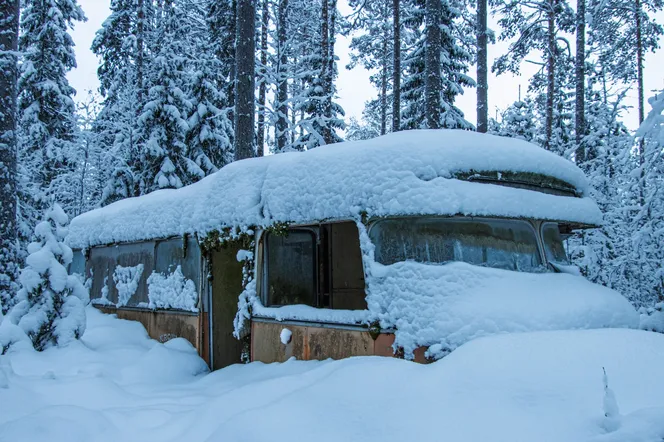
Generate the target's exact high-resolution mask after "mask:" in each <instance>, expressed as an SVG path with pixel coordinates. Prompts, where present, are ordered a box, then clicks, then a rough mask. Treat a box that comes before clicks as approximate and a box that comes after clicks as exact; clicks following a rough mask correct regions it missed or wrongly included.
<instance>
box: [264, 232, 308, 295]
mask: <svg viewBox="0 0 664 442" xmlns="http://www.w3.org/2000/svg"><path fill="white" fill-rule="evenodd" d="M292 304H306V305H310V306H315V304H316V237H315V235H314V233H313V232H310V231H307V230H290V231H289V232H288V235H286V236H283V235H274V234H269V235H268V237H267V305H268V306H271V305H292Z"/></svg>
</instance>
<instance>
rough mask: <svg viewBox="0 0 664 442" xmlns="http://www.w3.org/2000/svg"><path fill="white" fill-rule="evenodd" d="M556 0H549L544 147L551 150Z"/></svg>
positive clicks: (554, 78)
mask: <svg viewBox="0 0 664 442" xmlns="http://www.w3.org/2000/svg"><path fill="white" fill-rule="evenodd" d="M554 2H555V0H549V3H548V7H549V8H548V11H547V16H548V19H547V21H548V29H547V34H548V35H547V40H548V47H547V51H548V55H547V63H546V65H547V81H546V121H545V126H546V128H545V133H546V139H545V140H544V148H545V149H546V150H551V140H552V138H553V95H554V93H555V90H556V75H555V74H556V29H555V26H556V12H555V3H554Z"/></svg>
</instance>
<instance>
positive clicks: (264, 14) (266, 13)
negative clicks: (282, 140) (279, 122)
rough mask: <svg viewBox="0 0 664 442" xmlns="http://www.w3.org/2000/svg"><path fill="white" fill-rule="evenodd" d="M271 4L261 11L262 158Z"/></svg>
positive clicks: (258, 141) (265, 3)
mask: <svg viewBox="0 0 664 442" xmlns="http://www.w3.org/2000/svg"><path fill="white" fill-rule="evenodd" d="M269 5H270V2H269V0H263V9H262V11H261V65H262V66H261V74H262V78H261V79H260V85H259V87H258V135H257V136H256V156H258V157H262V156H263V153H264V152H263V150H264V147H265V129H266V128H265V99H266V93H267V78H266V77H265V69H266V66H267V28H268V25H269V24H270V10H269Z"/></svg>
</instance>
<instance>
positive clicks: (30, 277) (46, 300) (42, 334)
mask: <svg viewBox="0 0 664 442" xmlns="http://www.w3.org/2000/svg"><path fill="white" fill-rule="evenodd" d="M67 222H68V220H67V215H66V214H65V212H64V210H62V208H61V207H60V206H59V205H57V204H55V205H54V206H53V207H52V208H50V209H49V210H47V211H46V214H45V219H44V221H42V222H40V223H39V224H37V227H35V237H36V238H37V240H36V241H35V242H33V243H31V244H30V245H29V246H28V253H29V256H28V257H27V258H26V267H25V268H24V269H23V271H22V272H21V276H20V281H21V285H22V288H21V290H19V292H18V295H17V297H18V299H19V302H18V303H17V304H16V306H15V307H14V311H13V312H12V314H11V315H10V316H11V317H12V320H13V321H16V322H17V324H18V326H19V327H20V328H21V329H22V330H23V331H24V332H25V333H26V334H27V335H28V337H29V338H30V339H31V341H32V343H33V345H34V347H35V349H36V350H38V351H41V350H44V349H46V348H48V347H50V346H53V345H58V346H64V345H67V344H68V343H69V342H71V341H72V340H75V339H78V338H80V337H81V335H83V332H84V331H85V305H86V304H87V302H88V300H89V295H88V293H87V290H86V289H85V287H83V284H82V283H81V281H80V280H79V279H78V277H77V276H75V275H68V274H67V265H69V263H70V262H71V260H72V256H73V254H72V251H71V249H70V248H69V247H68V246H67V245H66V244H65V243H64V238H65V236H66V234H67V229H66V227H65V226H66V224H67Z"/></svg>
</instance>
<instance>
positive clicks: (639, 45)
mask: <svg viewBox="0 0 664 442" xmlns="http://www.w3.org/2000/svg"><path fill="white" fill-rule="evenodd" d="M634 10H635V11H634V15H635V17H634V18H635V20H636V82H637V88H638V100H639V104H638V105H639V126H640V125H641V123H643V120H644V119H645V104H644V91H643V35H642V33H643V23H642V18H643V17H642V15H641V14H642V10H641V0H635V2H634ZM638 150H639V166H640V167H641V178H640V180H639V182H640V184H639V203H640V204H641V206H644V205H645V203H646V199H645V183H644V180H645V173H646V172H645V168H644V163H645V156H644V155H645V144H644V142H643V138H641V139H640V140H639V147H638Z"/></svg>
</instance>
